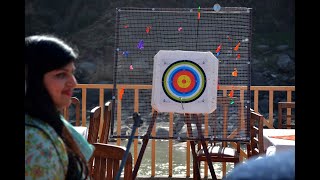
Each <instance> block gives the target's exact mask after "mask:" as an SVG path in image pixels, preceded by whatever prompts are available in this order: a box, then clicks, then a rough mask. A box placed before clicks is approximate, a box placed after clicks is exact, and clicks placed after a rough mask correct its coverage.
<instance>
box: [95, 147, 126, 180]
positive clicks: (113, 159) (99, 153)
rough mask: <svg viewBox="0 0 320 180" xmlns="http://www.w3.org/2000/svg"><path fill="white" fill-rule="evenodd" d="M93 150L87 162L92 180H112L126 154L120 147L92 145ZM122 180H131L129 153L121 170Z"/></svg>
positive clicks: (124, 149)
mask: <svg viewBox="0 0 320 180" xmlns="http://www.w3.org/2000/svg"><path fill="white" fill-rule="evenodd" d="M93 145H94V147H95V150H94V152H93V155H92V157H91V159H90V161H89V170H90V175H91V176H92V178H93V179H94V180H114V179H115V177H116V176H117V173H118V171H119V167H120V164H121V160H122V158H123V156H124V154H125V152H126V148H125V147H122V146H117V145H112V144H104V143H94V144H93ZM123 179H124V180H132V155H131V153H130V152H129V154H128V156H127V160H126V163H125V166H124V169H123Z"/></svg>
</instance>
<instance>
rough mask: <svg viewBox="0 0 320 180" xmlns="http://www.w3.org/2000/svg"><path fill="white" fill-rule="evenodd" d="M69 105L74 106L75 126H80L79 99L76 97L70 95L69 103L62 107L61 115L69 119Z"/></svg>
mask: <svg viewBox="0 0 320 180" xmlns="http://www.w3.org/2000/svg"><path fill="white" fill-rule="evenodd" d="M71 106H73V107H75V113H76V119H75V120H76V126H80V100H79V99H78V98H77V97H71V104H70V105H69V106H68V107H66V108H64V109H63V116H64V118H65V119H66V120H69V118H70V116H69V109H70V108H71Z"/></svg>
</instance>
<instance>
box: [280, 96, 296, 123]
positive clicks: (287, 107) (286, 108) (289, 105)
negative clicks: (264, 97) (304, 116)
mask: <svg viewBox="0 0 320 180" xmlns="http://www.w3.org/2000/svg"><path fill="white" fill-rule="evenodd" d="M292 110H295V102H278V129H294V128H295V112H292Z"/></svg>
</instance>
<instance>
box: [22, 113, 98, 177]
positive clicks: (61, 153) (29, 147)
mask: <svg viewBox="0 0 320 180" xmlns="http://www.w3.org/2000/svg"><path fill="white" fill-rule="evenodd" d="M61 120H62V121H63V122H64V123H65V125H66V127H67V128H68V130H69V131H70V132H71V134H72V136H73V137H74V139H75V141H76V142H77V143H78V145H79V147H80V150H81V152H83V154H84V156H85V158H86V160H87V161H88V160H89V158H90V157H91V155H92V153H93V150H94V147H93V146H92V145H91V144H89V143H88V142H87V140H86V139H85V138H84V137H83V136H81V135H80V134H79V133H78V132H77V131H76V130H74V128H72V125H71V124H70V123H69V122H67V121H66V120H65V119H64V118H63V117H62V116H61ZM67 170H68V154H67V151H66V147H65V145H64V143H63V141H62V139H61V138H60V137H59V135H58V134H57V133H56V132H55V130H54V129H53V128H52V127H51V126H50V125H48V124H47V123H45V122H43V121H40V120H38V119H34V118H32V117H30V116H29V115H25V179H26V180H29V179H30V180H32V179H37V180H42V179H43V180H44V179H54V180H62V179H65V175H66V174H67Z"/></svg>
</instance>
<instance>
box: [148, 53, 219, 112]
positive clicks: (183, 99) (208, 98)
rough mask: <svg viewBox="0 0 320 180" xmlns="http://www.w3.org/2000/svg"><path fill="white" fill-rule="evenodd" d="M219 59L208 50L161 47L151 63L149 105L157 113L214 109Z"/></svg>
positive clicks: (209, 110) (211, 110) (210, 110)
mask: <svg viewBox="0 0 320 180" xmlns="http://www.w3.org/2000/svg"><path fill="white" fill-rule="evenodd" d="M218 62H219V60H218V59H217V58H216V57H215V56H214V55H213V54H212V52H210V51H207V52H201V51H182V50H160V51H159V52H158V53H157V54H156V55H155V56H154V63H153V79H152V100H151V106H152V108H153V109H154V110H156V111H157V112H175V113H211V112H213V111H214V110H215V109H216V107H217V103H216V99H217V84H218Z"/></svg>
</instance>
